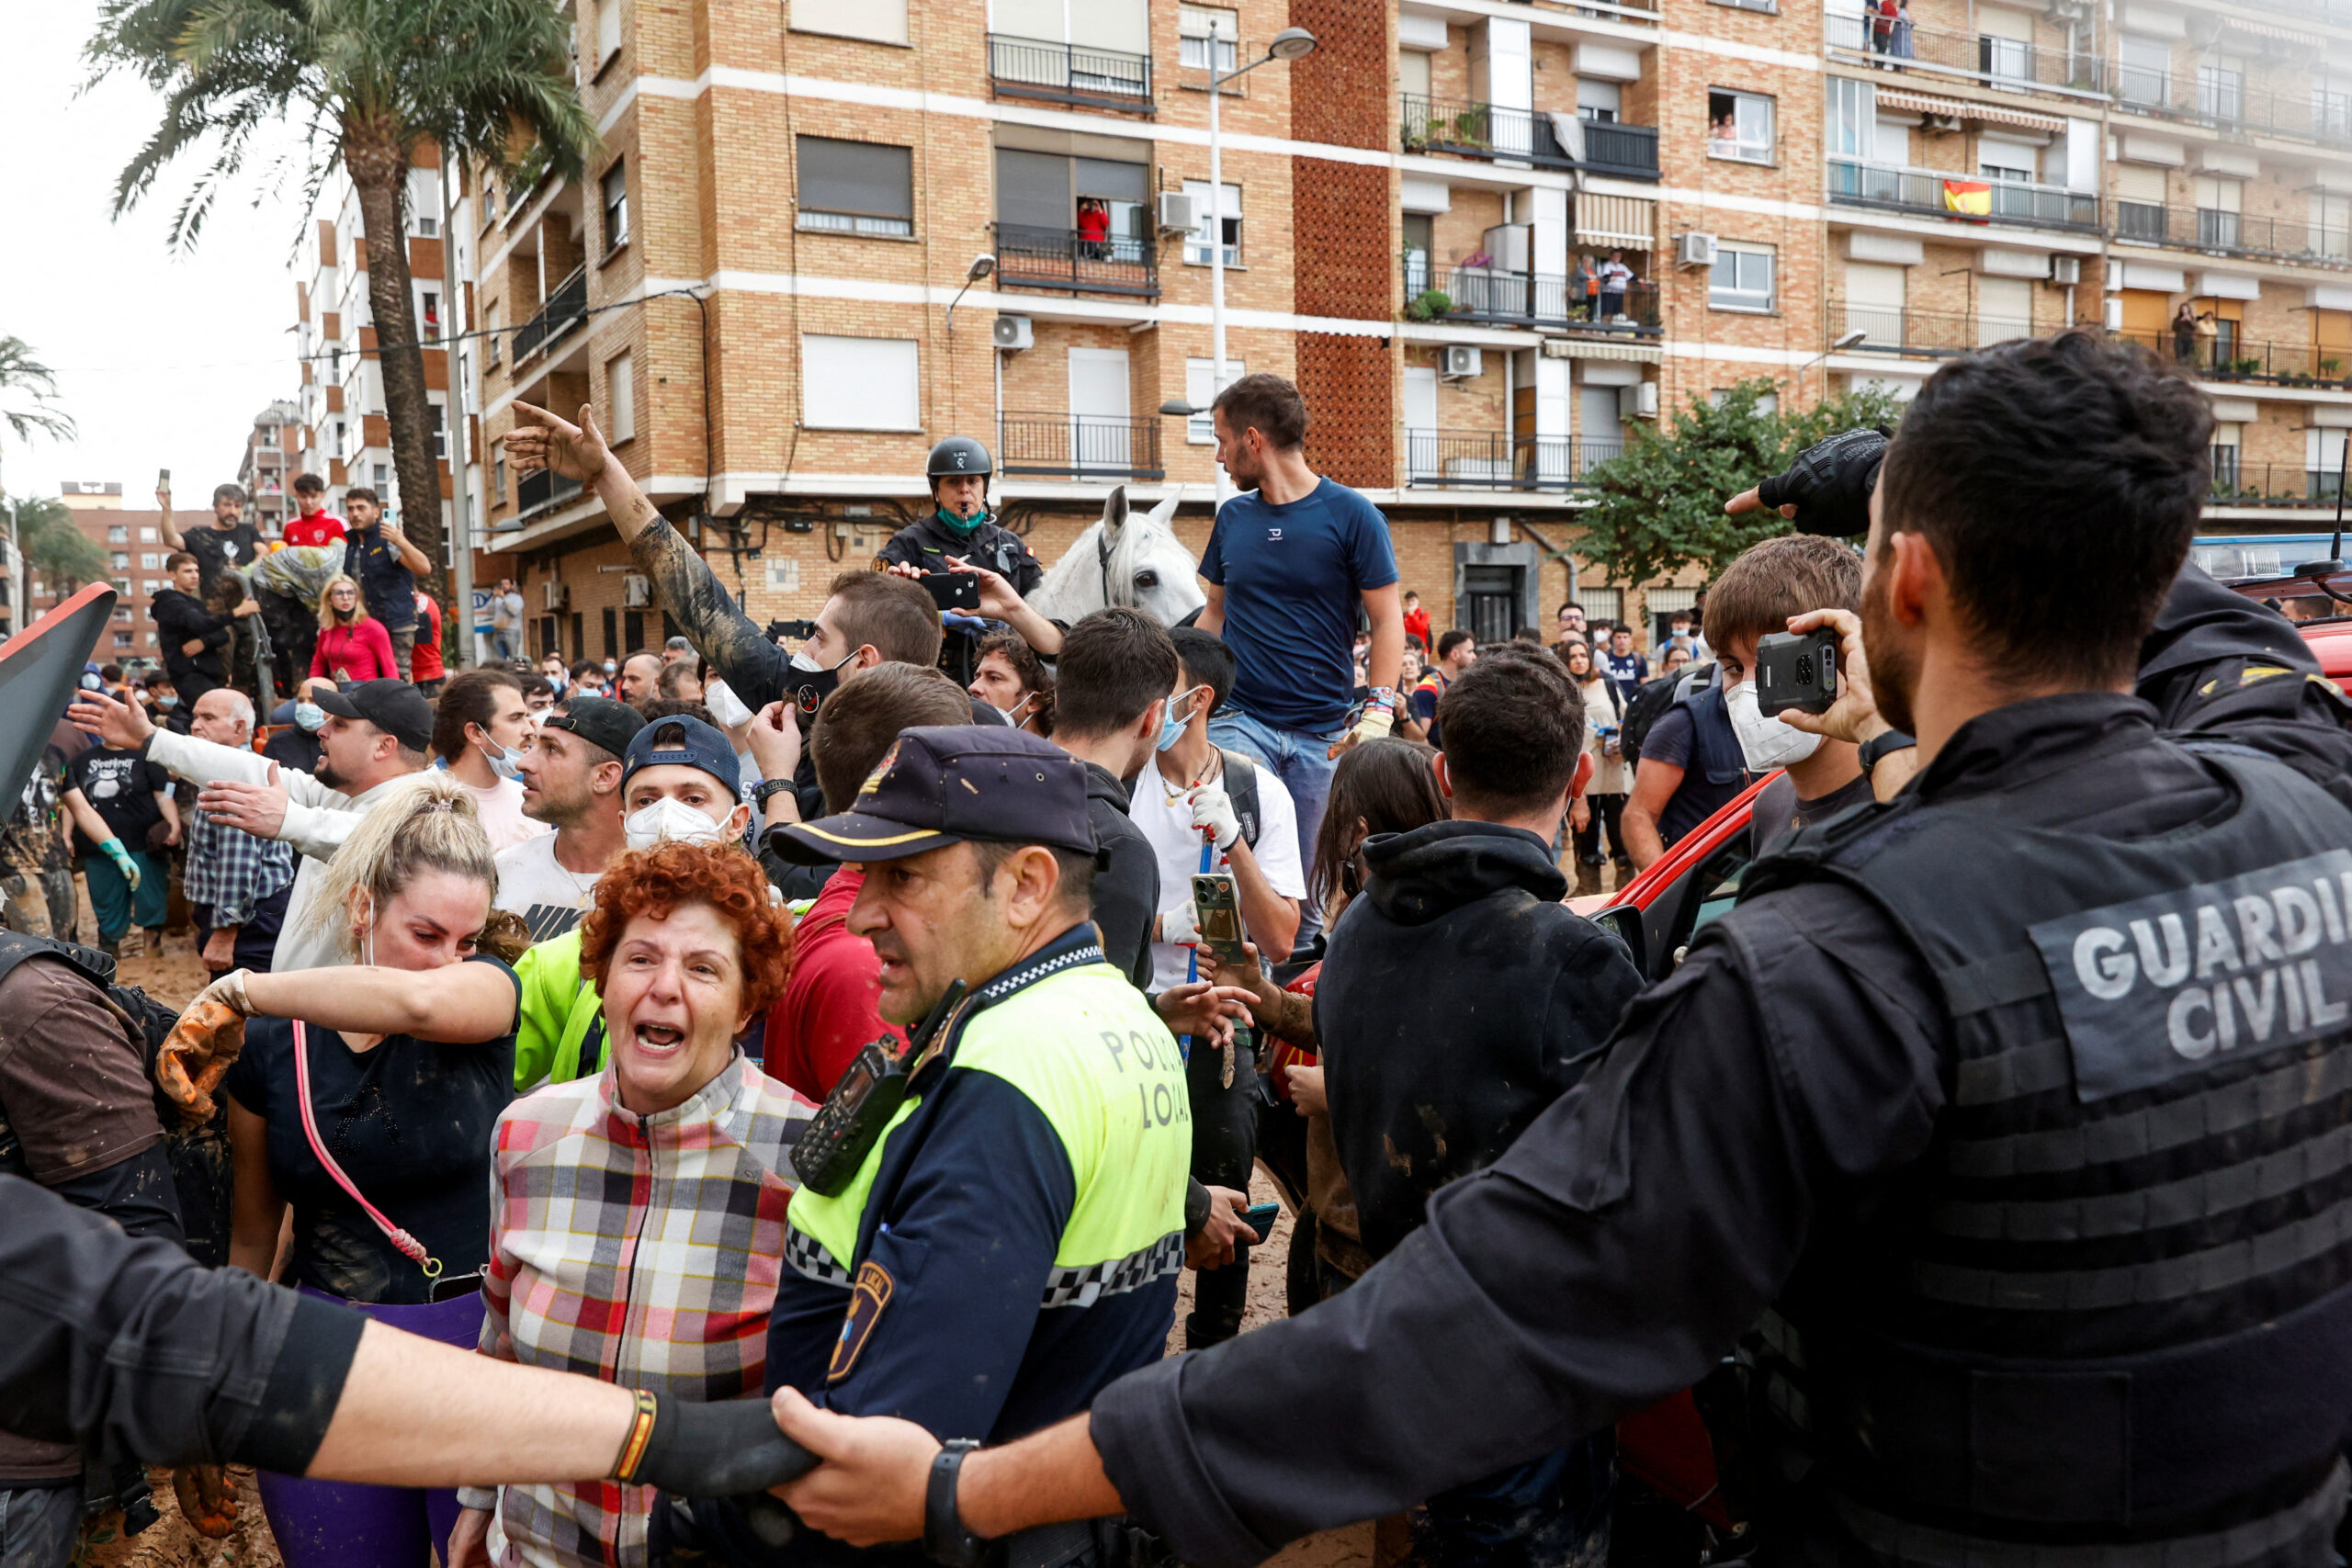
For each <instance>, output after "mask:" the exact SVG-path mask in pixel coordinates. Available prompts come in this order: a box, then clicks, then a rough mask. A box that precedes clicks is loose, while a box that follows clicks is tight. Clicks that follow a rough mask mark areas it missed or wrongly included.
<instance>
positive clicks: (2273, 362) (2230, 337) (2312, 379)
mask: <svg viewBox="0 0 2352 1568" xmlns="http://www.w3.org/2000/svg"><path fill="white" fill-rule="evenodd" d="M2236 324H2237V323H2236V322H2234V321H2225V322H2223V323H2222V325H2224V326H2229V327H2234V326H2236ZM2113 335H2114V336H2116V337H2120V338H2125V339H2128V340H2130V341H2131V342H2133V343H2136V344H2139V345H2140V346H2141V347H2143V348H2145V349H2148V350H2149V351H2151V352H2152V353H2154V355H2156V357H2157V358H2159V359H2165V360H2170V361H2172V362H2173V363H2175V364H2177V365H2179V366H2181V367H2184V368H2186V369H2188V371H2190V372H2191V373H2192V374H2194V375H2195V376H2196V377H2197V378H2198V379H2199V380H2200V381H2246V382H2252V383H2256V384H2258V385H2263V386H2270V387H2325V388H2329V389H2336V388H2342V389H2346V390H2352V348H2341V347H2315V346H2313V345H2312V344H2310V343H2308V342H2304V343H2252V342H2248V341H2247V340H2245V339H2244V338H2241V337H2239V336H2238V335H2237V334H2236V333H2234V332H2233V333H2224V334H2222V335H2220V336H2215V337H2195V338H2189V339H2188V340H2187V341H2183V340H2182V339H2180V338H2178V337H2176V336H2175V335H2173V333H2171V332H2170V331H2169V330H2167V331H2164V332H2120V333H2114V334H2113Z"/></svg>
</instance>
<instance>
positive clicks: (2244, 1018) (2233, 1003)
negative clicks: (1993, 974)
mask: <svg viewBox="0 0 2352 1568" xmlns="http://www.w3.org/2000/svg"><path fill="white" fill-rule="evenodd" d="M2348 921H2352V850H2330V851H2327V852H2325V853H2324V854H2316V855H2312V856H2309V857H2307V858H2305V859H2302V860H2298V861H2290V862H2288V863H2285V864H2283V865H2274V866H2271V867H2269V868H2268V869H2267V870H2263V871H2254V872H2248V873H2246V874H2245V875H2243V876H2233V877H2230V878H2228V879H2226V880H2224V881H2220V882H2206V883H2199V884H2198V885H2197V886H2193V887H2186V888H2182V889H2180V890H2179V891H2177V892H2174V893H2159V894H2156V895H2154V896H2153V897H2146V898H2135V899H2133V900H2131V902H2130V903H2128V904H2113V905H2109V907H2107V908H2103V909H2092V910H2088V911H2086V912H2084V913H2082V914H2075V915H2068V916H2066V917H2065V918H2064V919H2056V920H2046V921H2044V922H2042V923H2041V924H2040V925H2038V926H2033V927H2030V928H2029V931H2030V935H2031V936H2032V938H2033V942H2034V945H2035V947H2037V948H2038V949H2039V950H2040V951H2041V958H2042V963H2043V964H2045V965H2046V966H2047V967H2048V969H2049V973H2050V982H2051V987H2052V990H2053V991H2054V992H2055V994H2056V998H2057V1002H2058V1011H2059V1014H2060V1016H2061V1017H2062V1018H2063V1019H2064V1021H2065V1027H2066V1038H2067V1043H2068V1046H2069V1048H2070V1049H2071V1050H2072V1051H2073V1054H2074V1059H2075V1094H2076V1097H2077V1098H2079V1099H2080V1100H2084V1101H2086V1102H2087V1101H2091V1100H2105V1099H2108V1098H2109V1097H2111V1096H2114V1095H2119V1094H2128V1093H2130V1092H2131V1091H2132V1090H2135V1089H2151V1088H2154V1087H2155V1086H2157V1085H2159V1084H2162V1083H2164V1082H2165V1081H2166V1080H2168V1079H2170V1078H2174V1077H2179V1076H2180V1075H2182V1074H2185V1073H2194V1072H2199V1071H2202V1070H2205V1069H2207V1068H2208V1067H2210V1066H2213V1065H2215V1064H2216V1063H2218V1062H2220V1061H2222V1060H2225V1059H2227V1058H2229V1057H2232V1056H2247V1057H2251V1056H2257V1055H2268V1054H2269V1053H2271V1052H2273V1051H2277V1050H2279V1049H2281V1048H2283V1047H2286V1046H2290V1045H2297V1044H2301V1043H2303V1042H2305V1041H2309V1040H2316V1039H2319V1038H2320V1037H2322V1036H2323V1035H2328V1034H2335V1033H2339V1032H2345V1030H2346V1025H2347V1022H2352V929H2347V922H2348Z"/></svg>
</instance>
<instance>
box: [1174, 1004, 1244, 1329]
mask: <svg viewBox="0 0 2352 1568" xmlns="http://www.w3.org/2000/svg"><path fill="white" fill-rule="evenodd" d="M1225 1060H1226V1058H1225V1052H1224V1051H1222V1050H1221V1049H1219V1048H1217V1047H1216V1046H1214V1045H1211V1044H1209V1043H1206V1042H1205V1041H1202V1040H1195V1041H1193V1052H1192V1055H1191V1057H1190V1058H1189V1059H1188V1060H1187V1061H1186V1062H1185V1064H1184V1088H1185V1091H1186V1094H1187V1096H1188V1098H1189V1099H1190V1100H1191V1102H1192V1111H1193V1177H1194V1178H1195V1179H1197V1180H1199V1181H1201V1182H1203V1183H1204V1184H1206V1185H1207V1186H1210V1187H1230V1188H1232V1189H1233V1190H1236V1191H1238V1192H1247V1191H1249V1190H1250V1167H1251V1166H1252V1165H1253V1164H1255V1163H1256V1161H1257V1158H1258V1103H1259V1097H1258V1069H1257V1066H1256V1065H1255V1064H1254V1063H1253V1062H1252V1060H1251V1053H1250V1048H1249V1047H1248V1046H1247V1045H1238V1046H1236V1047H1235V1049H1234V1063H1233V1082H1232V1084H1231V1085H1230V1086H1227V1084H1226V1083H1225V1082H1224V1077H1225ZM1249 1295H1250V1249H1249V1247H1245V1246H1237V1247H1235V1248H1234V1249H1233V1261H1232V1262H1230V1263H1228V1264H1227V1265H1226V1266H1225V1267H1224V1268H1222V1269H1202V1270H1201V1271H1200V1272H1198V1273H1196V1274H1194V1275H1193V1310H1192V1313H1191V1314H1189V1315H1188V1316H1186V1318H1185V1319H1184V1346H1185V1348H1187V1349H1191V1350H1205V1349H1207V1348H1209V1347H1210V1346H1212V1345H1219V1344H1223V1343H1224V1342H1225V1341H1226V1340H1227V1339H1230V1338H1232V1337H1234V1336H1235V1335H1237V1334H1238V1333H1240V1332H1241V1309H1242V1307H1243V1305H1244V1304H1245V1303H1247V1301H1248V1298H1249Z"/></svg>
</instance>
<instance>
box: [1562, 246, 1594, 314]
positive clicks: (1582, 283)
mask: <svg viewBox="0 0 2352 1568" xmlns="http://www.w3.org/2000/svg"><path fill="white" fill-rule="evenodd" d="M1568 299H1570V301H1571V302H1573V303H1574V304H1575V305H1576V306H1577V307H1578V310H1577V313H1578V314H1579V315H1581V316H1583V317H1584V319H1585V320H1586V321H1599V320H1600V317H1599V315H1598V314H1597V313H1596V312H1597V311H1598V310H1600V266H1599V265H1597V264H1596V263H1595V262H1594V261H1593V259H1592V258H1591V257H1590V256H1578V257H1577V270H1576V273H1575V275H1574V276H1571V277H1570V278H1569V279H1568Z"/></svg>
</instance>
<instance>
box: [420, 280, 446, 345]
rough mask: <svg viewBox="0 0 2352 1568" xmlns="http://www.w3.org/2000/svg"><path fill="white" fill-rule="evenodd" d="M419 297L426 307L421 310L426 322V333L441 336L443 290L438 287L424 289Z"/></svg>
mask: <svg viewBox="0 0 2352 1568" xmlns="http://www.w3.org/2000/svg"><path fill="white" fill-rule="evenodd" d="M419 299H421V300H422V302H423V304H424V310H422V311H420V312H419V315H420V317H421V318H422V320H423V321H424V335H425V336H427V337H439V336H440V335H441V291H440V290H439V289H437V288H427V289H424V290H422V291H420V294H419Z"/></svg>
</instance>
